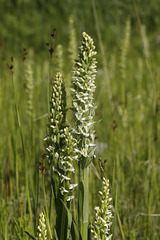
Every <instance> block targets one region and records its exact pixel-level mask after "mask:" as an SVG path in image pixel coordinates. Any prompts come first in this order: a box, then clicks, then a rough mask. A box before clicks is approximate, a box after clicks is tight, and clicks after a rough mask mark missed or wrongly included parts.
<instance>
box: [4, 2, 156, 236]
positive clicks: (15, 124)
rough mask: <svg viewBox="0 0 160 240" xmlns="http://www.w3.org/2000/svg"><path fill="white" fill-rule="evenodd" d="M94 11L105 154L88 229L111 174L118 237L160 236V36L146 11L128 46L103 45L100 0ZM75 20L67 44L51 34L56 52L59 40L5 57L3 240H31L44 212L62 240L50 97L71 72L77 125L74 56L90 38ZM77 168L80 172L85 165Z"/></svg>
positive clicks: (97, 162) (128, 32) (128, 30)
mask: <svg viewBox="0 0 160 240" xmlns="http://www.w3.org/2000/svg"><path fill="white" fill-rule="evenodd" d="M93 15H94V20H95V23H94V24H95V28H96V34H97V35H96V36H91V37H92V38H93V40H94V38H95V39H96V41H95V42H96V44H97V46H96V51H97V62H98V63H97V74H96V80H95V85H96V91H95V94H94V97H95V99H94V101H95V104H96V106H97V108H96V110H95V117H94V120H95V130H96V134H95V142H96V146H97V147H96V158H95V159H94V160H93V162H92V163H91V164H90V166H89V169H90V178H89V194H88V195H89V225H88V226H89V228H90V223H91V222H92V223H93V221H94V219H93V213H94V206H97V205H99V204H100V196H99V195H98V192H99V191H100V190H101V189H102V178H103V176H105V177H106V179H109V182H110V185H109V188H110V195H111V197H112V206H113V208H112V213H113V219H112V226H111V233H112V234H113V236H112V239H115V240H120V239H122V240H124V239H129V240H134V239H135V240H137V239H138V240H142V239H144V240H146V239H147V240H159V238H160V229H159V225H160V210H159V209H160V192H159V186H160V150H159V146H160V77H159V76H160V69H159V61H160V48H159V43H158V42H156V40H155V42H154V41H153V39H152V41H150V38H149V36H148V34H147V30H146V29H147V28H146V26H145V25H143V24H142V23H141V21H140V19H139V15H138V13H137V19H138V20H137V27H136V30H135V29H134V32H133V30H132V27H133V26H132V24H131V21H130V20H129V19H128V20H126V22H125V25H124V26H123V32H122V33H121V35H120V37H119V44H118V46H116V47H115V50H114V48H112V49H110V48H109V47H108V46H107V45H106V44H104V42H103V35H101V31H100V26H99V24H100V22H99V20H98V18H97V12H96V9H95V8H94V1H93ZM68 22H70V23H69V26H70V27H69V30H68V31H69V36H70V38H68V40H67V41H66V42H67V43H66V42H65V46H63V45H62V44H59V43H58V42H57V41H58V40H57V39H56V37H55V39H53V38H51V37H50V36H46V39H49V41H53V43H52V42H51V44H53V46H54V48H55V52H54V54H53V57H52V58H51V56H50V54H51V51H50V52H49V51H48V49H51V47H50V46H49V47H48V46H46V45H45V44H46V43H45V42H44V48H45V49H46V53H47V51H48V55H47V54H46V55H45V56H46V57H45V58H43V57H41V58H38V56H37V55H36V54H35V53H34V51H33V49H23V54H22V57H18V56H16V57H14V56H12V53H11V55H10V58H9V57H8V59H7V60H1V63H0V65H1V66H0V68H1V69H0V112H1V114H0V149H1V151H0V165H1V167H0V226H1V227H0V239H2V240H3V239H4V240H12V239H16V240H18V239H23V240H25V239H29V238H30V237H29V235H27V234H26V233H25V231H27V232H28V233H30V234H31V235H32V236H35V237H36V234H37V226H38V224H39V222H38V221H39V214H40V213H41V212H42V211H43V212H44V213H45V219H46V225H47V231H48V238H47V239H52V238H53V239H56V238H55V230H54V229H55V225H56V217H55V216H56V206H55V202H54V197H53V196H54V192H53V188H52V186H51V174H50V168H47V165H45V166H44V168H42V167H41V165H40V164H41V162H42V161H43V156H42V155H43V154H44V153H45V145H44V138H45V135H46V133H47V124H48V121H49V120H48V119H49V114H50V104H49V101H50V99H51V93H52V86H53V85H54V81H55V75H56V73H57V72H58V71H60V72H61V73H62V74H63V77H64V82H65V86H66V95H67V109H68V111H67V120H66V121H67V124H69V125H72V115H73V113H72V111H71V110H70V108H71V106H72V97H71V92H70V86H71V81H72V76H73V73H72V69H73V68H74V67H73V64H74V62H73V60H74V59H75V58H76V59H77V58H78V47H79V46H80V45H81V41H80V40H77V39H81V35H79V36H78V37H77V35H78V34H77V33H76V28H75V26H74V21H73V22H72V19H71V18H70V20H69V17H68ZM51 31H52V29H51ZM58 31H60V30H58V29H57V32H58ZM135 33H136V35H134V34H135ZM76 37H77V39H76ZM157 41H158V40H157ZM66 45H67V46H69V47H68V48H66ZM24 57H25V58H26V59H25V60H24ZM47 57H48V58H47ZM7 63H8V66H6V64H7ZM75 168H76V171H78V166H76V167H75ZM77 178H78V174H76V175H75V179H74V180H76V181H78V180H77ZM77 205H78V190H76V191H75V200H73V203H72V204H71V206H70V209H71V210H70V211H71V213H72V215H73V216H74V219H75V221H76V222H77V215H78V210H77ZM30 239H31V238H30ZM36 239H40V238H38V237H37V238H36ZM57 239H58V238H57ZM61 239H63V238H61ZM70 239H74V238H73V237H72V238H70ZM90 239H92V238H91V236H90ZM75 240H77V239H75ZM84 240H85V239H84Z"/></svg>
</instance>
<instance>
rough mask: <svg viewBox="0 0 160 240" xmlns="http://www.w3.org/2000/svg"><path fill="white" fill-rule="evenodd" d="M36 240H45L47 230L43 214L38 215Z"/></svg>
mask: <svg viewBox="0 0 160 240" xmlns="http://www.w3.org/2000/svg"><path fill="white" fill-rule="evenodd" d="M37 229H38V240H47V228H46V223H45V217H44V214H43V212H42V213H41V214H40V215H39V225H38V227H37Z"/></svg>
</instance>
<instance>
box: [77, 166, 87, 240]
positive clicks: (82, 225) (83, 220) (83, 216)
mask: <svg viewBox="0 0 160 240" xmlns="http://www.w3.org/2000/svg"><path fill="white" fill-rule="evenodd" d="M88 181H89V167H86V168H83V167H82V165H81V164H80V165H79V201H78V224H79V230H80V233H81V236H82V239H83V240H87V239H88V217H89V184H88Z"/></svg>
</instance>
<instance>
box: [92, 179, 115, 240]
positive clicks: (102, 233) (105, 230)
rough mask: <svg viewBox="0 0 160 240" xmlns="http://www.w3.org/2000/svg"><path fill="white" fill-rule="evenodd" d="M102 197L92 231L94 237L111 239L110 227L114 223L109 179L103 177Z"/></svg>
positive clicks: (96, 210) (105, 239) (103, 239)
mask: <svg viewBox="0 0 160 240" xmlns="http://www.w3.org/2000/svg"><path fill="white" fill-rule="evenodd" d="M99 194H100V198H101V206H100V207H95V208H94V209H95V216H94V219H95V221H94V224H93V225H92V228H91V232H92V233H93V238H94V239H97V240H109V239H111V238H112V234H110V227H111V225H112V222H111V219H112V211H111V210H112V205H111V203H110V202H111V200H112V198H110V196H109V180H106V178H104V177H103V190H102V192H101V191H99Z"/></svg>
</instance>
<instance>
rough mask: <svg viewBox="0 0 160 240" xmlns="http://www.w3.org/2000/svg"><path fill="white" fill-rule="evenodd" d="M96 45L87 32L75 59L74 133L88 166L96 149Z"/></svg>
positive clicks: (81, 158)
mask: <svg viewBox="0 0 160 240" xmlns="http://www.w3.org/2000/svg"><path fill="white" fill-rule="evenodd" d="M96 54H97V52H96V51H95V46H94V42H93V39H92V38H91V37H90V36H89V35H87V34H86V33H85V32H83V34H82V45H81V47H80V49H79V60H75V69H74V71H73V80H72V88H71V91H72V96H73V102H72V104H73V110H74V112H75V114H74V115H75V119H74V120H75V127H74V133H75V136H76V139H77V141H78V142H77V148H76V149H75V150H76V152H77V153H78V155H79V159H80V160H81V161H82V162H83V164H84V165H85V166H86V165H88V164H89V162H90V159H91V157H93V155H94V151H95V144H94V138H95V136H94V135H95V134H94V133H95V132H94V127H93V125H94V121H93V117H94V114H95V104H94V101H93V100H94V92H95V88H96V86H95V77H96V59H95V57H94V56H95V55H96Z"/></svg>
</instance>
